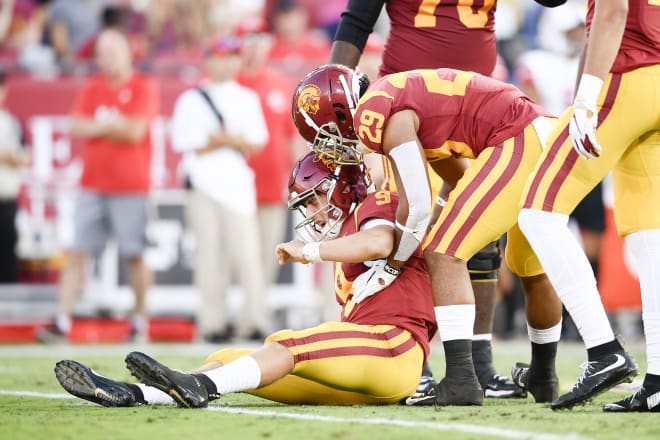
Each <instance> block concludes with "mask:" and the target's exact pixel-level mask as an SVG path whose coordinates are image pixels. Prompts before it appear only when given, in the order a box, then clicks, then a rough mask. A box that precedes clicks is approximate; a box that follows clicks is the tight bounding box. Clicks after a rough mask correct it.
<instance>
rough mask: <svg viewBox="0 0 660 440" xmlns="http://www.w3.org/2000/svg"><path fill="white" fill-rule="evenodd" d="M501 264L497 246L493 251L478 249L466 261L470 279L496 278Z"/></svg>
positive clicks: (489, 279)
mask: <svg viewBox="0 0 660 440" xmlns="http://www.w3.org/2000/svg"><path fill="white" fill-rule="evenodd" d="M501 264H502V256H501V255H500V249H499V246H498V247H497V249H496V251H495V252H492V251H479V252H477V253H476V254H475V255H474V256H473V257H472V258H470V259H469V260H468V262H467V268H468V272H469V273H470V280H472V281H481V282H484V281H491V280H493V281H494V280H497V272H498V270H499V269H500V265H501Z"/></svg>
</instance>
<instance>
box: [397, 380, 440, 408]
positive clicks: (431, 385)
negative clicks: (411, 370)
mask: <svg viewBox="0 0 660 440" xmlns="http://www.w3.org/2000/svg"><path fill="white" fill-rule="evenodd" d="M437 386H438V383H437V382H436V381H435V380H433V377H431V376H425V375H423V376H421V377H420V378H419V384H418V385H417V389H416V390H415V394H413V395H412V396H410V397H408V398H406V399H405V400H404V401H403V403H404V404H405V405H408V406H428V405H435V389H436V387H437Z"/></svg>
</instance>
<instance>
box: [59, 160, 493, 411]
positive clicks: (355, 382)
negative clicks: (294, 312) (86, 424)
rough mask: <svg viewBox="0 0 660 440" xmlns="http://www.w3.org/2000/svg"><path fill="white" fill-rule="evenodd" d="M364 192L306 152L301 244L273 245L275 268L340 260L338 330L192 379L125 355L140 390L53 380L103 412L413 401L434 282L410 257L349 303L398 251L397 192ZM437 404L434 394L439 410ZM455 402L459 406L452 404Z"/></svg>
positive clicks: (359, 182) (295, 183) (226, 354)
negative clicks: (215, 404) (386, 280)
mask: <svg viewBox="0 0 660 440" xmlns="http://www.w3.org/2000/svg"><path fill="white" fill-rule="evenodd" d="M369 186H370V179H369V177H368V175H367V174H366V172H365V168H364V165H363V164H362V163H361V162H360V161H359V160H358V161H357V162H356V163H355V164H351V165H341V166H337V165H336V164H334V163H333V162H332V161H331V160H329V159H327V158H324V157H323V156H318V155H317V154H316V153H313V152H312V153H309V154H307V155H306V156H305V157H303V158H302V159H301V160H300V161H299V162H298V163H297V164H296V165H295V167H294V169H293V172H292V174H291V177H290V179H289V187H288V189H289V203H288V205H289V209H291V210H298V211H300V212H301V213H302V221H301V222H300V223H299V224H298V225H296V231H297V232H298V234H299V235H300V236H301V237H302V238H304V241H303V240H293V241H290V242H288V243H282V244H280V245H278V246H277V249H276V254H277V258H278V261H279V263H280V264H282V265H283V264H285V263H286V262H287V261H291V262H297V263H304V264H307V263H315V262H320V261H334V262H337V263H338V264H336V265H335V277H334V279H335V282H336V289H335V295H336V298H337V301H338V302H339V304H340V305H341V306H342V311H341V317H338V320H337V322H326V323H322V324H320V325H319V326H317V327H313V328H308V329H304V330H282V331H279V332H276V333H274V334H272V335H270V336H269V337H268V338H266V340H265V342H264V345H263V346H262V347H261V348H258V349H256V350H255V349H247V348H244V349H240V348H226V349H222V350H220V351H217V352H215V353H213V354H211V355H210V356H209V357H208V358H207V359H206V362H205V363H204V365H203V366H202V367H201V368H199V369H197V370H195V371H191V372H189V373H182V372H180V371H178V370H173V369H170V368H169V367H167V366H165V365H163V364H161V363H160V362H158V361H156V360H155V359H153V358H151V357H149V356H148V355H146V354H144V353H140V352H132V353H129V354H128V356H127V357H126V366H127V367H128V369H129V370H130V372H131V373H132V374H133V375H134V376H135V377H136V378H137V379H138V380H139V381H140V383H135V384H129V383H123V382H118V381H115V380H112V379H109V378H106V377H103V376H101V375H99V374H97V373H96V372H94V371H93V370H91V369H90V368H88V367H86V366H85V365H83V364H81V363H79V362H76V361H73V360H62V361H59V362H58V363H57V365H56V366H55V375H56V377H57V379H58V380H59V382H60V384H62V386H63V387H64V389H65V390H67V391H68V392H69V393H71V394H73V395H74V396H77V397H80V398H82V399H85V400H89V401H91V402H94V403H97V404H100V405H104V406H135V405H153V404H177V405H179V406H182V407H194V408H199V407H205V406H207V404H208V402H209V401H211V400H213V399H217V398H219V397H220V396H222V395H223V394H228V393H236V392H247V393H249V394H253V395H256V396H259V397H263V398H265V399H269V400H272V401H276V402H281V403H288V404H319V405H355V404H370V405H375V404H396V403H399V402H400V401H401V400H403V399H405V398H407V397H408V396H410V395H412V394H413V393H414V392H415V389H416V387H417V382H418V379H419V377H420V374H421V370H422V364H423V363H424V361H425V359H426V357H427V356H428V353H429V340H430V339H431V338H432V337H433V335H434V334H435V332H436V330H437V325H436V320H435V315H434V311H433V303H432V295H431V284H430V279H429V274H428V272H427V269H426V265H425V264H424V261H423V258H422V254H421V250H420V249H417V250H416V251H415V252H414V254H413V256H412V257H411V258H410V259H409V260H408V261H407V262H406V264H405V265H404V266H403V267H402V269H401V271H400V274H398V276H397V277H396V279H395V280H394V282H392V283H391V284H390V285H389V286H388V287H386V288H385V289H384V290H382V291H381V292H380V293H379V294H378V295H373V296H371V297H369V298H366V299H364V300H363V301H361V302H359V303H356V302H355V301H354V300H353V287H352V286H353V283H354V282H355V283H365V282H366V281H367V280H368V278H369V277H371V276H373V275H374V271H375V269H374V268H375V267H380V266H379V265H377V264H374V263H375V262H376V261H377V260H380V259H384V258H386V257H387V256H388V255H390V253H391V251H392V248H393V244H394V234H393V230H394V221H395V211H396V207H397V205H398V199H397V195H396V194H395V193H390V192H388V191H378V192H371V193H368V192H369V191H368V188H369ZM454 397H455V396H454ZM444 399H445V398H444V396H439V398H438V404H440V405H442V404H443V402H446V400H444ZM450 401H451V404H456V403H455V402H456V399H455V398H454V399H451V400H450ZM482 401H483V400H481V402H482ZM445 404H447V403H445Z"/></svg>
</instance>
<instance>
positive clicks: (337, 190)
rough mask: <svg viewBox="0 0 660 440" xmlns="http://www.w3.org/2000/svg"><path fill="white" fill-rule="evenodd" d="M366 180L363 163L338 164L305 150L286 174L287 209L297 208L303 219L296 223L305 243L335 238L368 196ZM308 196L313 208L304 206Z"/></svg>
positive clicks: (296, 228) (324, 156) (367, 179)
mask: <svg viewBox="0 0 660 440" xmlns="http://www.w3.org/2000/svg"><path fill="white" fill-rule="evenodd" d="M369 182H370V179H369V175H368V174H367V172H366V171H365V167H364V165H363V164H361V165H337V164H336V163H335V162H334V161H333V160H332V159H331V158H329V157H328V156H326V155H322V154H321V155H319V154H317V153H315V152H313V151H311V152H309V153H307V155H305V156H304V157H303V158H302V159H300V160H299V161H298V163H297V164H296V165H295V167H294V168H293V172H292V173H291V176H290V177H289V203H288V206H289V209H290V210H298V212H299V213H301V214H302V218H303V219H302V221H300V222H299V223H298V224H297V225H296V226H295V230H296V232H297V233H298V235H299V236H300V238H301V239H302V240H303V241H305V242H311V241H320V240H323V239H324V238H336V237H337V235H338V234H339V230H340V229H341V225H342V223H343V222H344V220H346V218H347V217H348V216H349V215H350V214H351V213H352V212H353V210H354V209H355V207H356V206H357V205H358V204H359V203H360V202H362V200H364V198H365V197H366V196H367V192H368V189H369V186H370V183H369ZM321 194H323V195H325V196H326V197H325V198H326V200H325V201H324V200H322V199H321V198H319V195H321ZM311 198H315V199H316V203H315V205H314V208H316V209H314V211H308V209H307V205H308V202H309V201H310V199H311ZM319 213H321V214H323V215H322V216H321V217H322V218H321V220H320V221H319V218H318V214H319Z"/></svg>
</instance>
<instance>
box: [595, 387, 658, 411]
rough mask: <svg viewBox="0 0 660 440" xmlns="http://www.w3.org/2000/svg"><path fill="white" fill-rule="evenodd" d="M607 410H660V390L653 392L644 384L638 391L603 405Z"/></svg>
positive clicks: (604, 409)
mask: <svg viewBox="0 0 660 440" xmlns="http://www.w3.org/2000/svg"><path fill="white" fill-rule="evenodd" d="M603 411H605V412H660V390H656V391H655V392H651V391H648V390H646V388H645V387H644V385H642V386H641V387H640V389H639V390H637V392H636V393H634V394H632V395H630V396H628V397H626V398H625V399H621V400H619V401H617V402H612V403H608V404H607V405H605V406H603Z"/></svg>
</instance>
